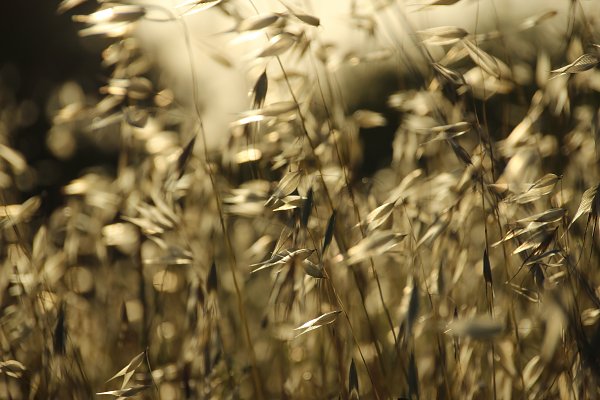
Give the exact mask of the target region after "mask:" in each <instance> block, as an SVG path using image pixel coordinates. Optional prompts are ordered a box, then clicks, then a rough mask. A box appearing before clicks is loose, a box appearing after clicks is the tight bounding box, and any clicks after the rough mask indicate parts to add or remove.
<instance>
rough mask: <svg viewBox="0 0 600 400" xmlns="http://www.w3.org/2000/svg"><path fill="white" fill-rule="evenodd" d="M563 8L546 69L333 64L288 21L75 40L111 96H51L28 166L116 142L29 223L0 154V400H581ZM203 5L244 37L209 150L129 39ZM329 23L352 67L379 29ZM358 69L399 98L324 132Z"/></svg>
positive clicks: (579, 183) (592, 111)
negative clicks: (95, 55) (556, 56)
mask: <svg viewBox="0 0 600 400" xmlns="http://www.w3.org/2000/svg"><path fill="white" fill-rule="evenodd" d="M77 3H80V2H79V1H70V0H66V1H63V3H62V4H61V10H62V11H68V9H69V8H70V7H76V6H77ZM437 3H440V4H441V3H448V4H450V3H456V1H452V2H437ZM577 3H578V2H573V8H571V9H570V10H571V12H572V13H573V14H572V16H573V20H574V21H575V22H576V23H575V24H573V26H572V27H571V28H570V29H569V30H568V35H566V36H565V37H564V38H563V39H564V43H561V44H560V45H561V46H565V48H566V49H567V50H568V51H567V52H566V54H567V59H563V60H552V62H551V61H550V59H549V58H548V56H547V55H546V54H545V53H544V52H543V51H540V53H539V55H538V58H537V61H536V62H534V63H529V64H526V63H523V62H520V58H519V54H511V57H503V56H502V54H505V53H503V52H502V51H495V52H494V53H493V54H494V55H492V54H491V50H490V51H488V50H486V49H489V48H495V49H502V48H503V47H502V46H503V37H504V36H503V35H504V32H502V31H495V32H488V33H487V36H486V35H485V34H481V33H478V35H473V34H472V33H470V32H467V31H466V30H464V29H459V28H455V27H445V28H443V29H439V28H438V29H434V30H431V29H430V30H428V31H424V32H420V33H419V35H418V36H417V35H416V34H415V35H414V37H415V38H416V39H418V40H422V42H419V44H418V46H417V47H416V48H417V50H418V51H419V52H421V53H422V54H423V55H424V56H425V57H426V59H429V57H430V51H435V52H438V53H439V52H440V51H441V50H443V52H442V53H443V55H442V56H440V57H438V56H436V58H435V60H436V61H435V62H434V61H433V58H432V59H429V61H428V62H419V61H416V60H412V59H408V60H407V59H405V58H403V55H402V53H401V52H400V51H397V50H394V49H389V48H386V47H385V46H380V47H381V48H370V49H369V51H367V52H366V53H364V54H347V55H346V56H345V57H343V58H341V59H332V58H330V57H329V54H330V53H329V52H328V50H327V49H326V47H325V42H324V41H323V38H321V37H320V36H319V28H318V26H319V20H318V18H317V17H315V16H312V15H310V13H309V12H308V11H306V9H300V8H299V7H294V8H287V11H285V12H283V13H281V14H267V13H263V15H262V16H259V17H256V16H250V15H246V16H244V17H242V16H240V15H238V14H236V2H235V1H219V0H216V1H204V2H197V1H191V2H188V4H187V5H186V6H183V7H181V8H179V9H177V10H178V11H177V12H179V13H181V14H174V13H173V12H172V11H168V10H166V9H162V8H160V7H154V6H153V7H144V6H136V5H119V4H116V3H115V4H113V3H104V4H101V5H100V8H101V9H102V10H103V11H100V12H98V13H96V14H92V15H90V16H80V17H78V18H77V20H78V21H80V22H83V23H84V26H82V35H85V36H87V35H101V36H107V37H109V38H111V40H110V45H109V46H108V47H107V49H106V50H105V52H104V53H103V54H104V63H105V66H106V68H107V71H109V73H110V74H111V76H110V80H109V81H108V83H107V85H106V86H105V87H104V88H103V89H102V95H103V97H102V99H101V100H99V101H98V102H97V103H90V101H89V100H86V98H85V97H83V96H67V95H65V96H62V97H61V99H62V100H61V101H62V103H60V102H59V104H57V105H55V108H56V112H55V113H54V121H53V122H54V128H53V130H52V131H51V134H50V135H49V139H48V141H49V142H48V145H49V147H50V148H51V149H54V150H53V151H55V152H56V153H57V154H58V155H60V154H62V153H61V151H65V146H67V147H66V148H67V149H69V148H71V147H68V146H69V145H72V142H71V140H73V139H72V136H73V135H77V134H82V135H85V134H90V133H91V134H94V135H99V136H100V135H105V137H107V138H110V137H113V138H114V137H117V138H118V140H119V141H120V155H119V161H118V165H117V168H116V172H115V173H114V174H111V173H109V172H106V171H105V170H104V169H97V170H91V171H87V172H86V173H84V174H82V176H81V177H80V178H78V179H76V180H74V181H72V182H71V183H70V184H68V185H67V186H65V187H64V188H63V193H64V197H65V204H64V206H62V207H60V208H58V209H56V210H55V211H54V212H53V213H52V215H50V216H49V217H48V218H41V217H39V216H38V214H37V213H36V210H37V208H38V207H39V206H40V202H41V201H42V200H41V199H40V198H32V199H30V200H28V201H26V202H25V203H23V204H18V203H17V202H15V199H16V198H17V194H18V193H19V190H20V189H19V185H20V184H22V182H23V180H26V179H27V177H28V173H29V172H28V171H29V167H28V166H27V164H26V162H25V161H24V159H23V157H22V156H21V155H20V154H19V153H18V152H16V151H14V150H12V149H11V148H10V147H8V146H6V145H5V144H2V143H0V161H1V163H0V166H1V169H0V186H1V189H2V190H1V193H2V196H3V197H2V201H3V203H4V206H3V207H1V208H0V228H1V231H0V232H1V236H0V237H1V240H2V246H1V249H2V250H1V254H2V265H3V267H2V269H1V271H2V272H1V273H0V293H1V295H0V299H1V302H2V315H1V320H0V321H1V324H0V327H1V329H0V345H1V349H2V359H1V360H0V393H2V394H1V395H0V397H2V398H11V399H25V398H56V399H65V398H77V399H87V398H91V397H93V396H94V395H95V393H98V395H102V396H103V397H104V396H109V395H112V396H114V397H118V398H129V397H137V398H149V399H150V398H152V399H154V398H156V399H158V398H160V399H164V400H165V399H200V398H215V399H222V398H259V399H260V398H263V399H271V398H296V399H312V398H315V399H317V398H319V399H320V398H338V397H339V398H358V397H360V398H374V399H387V398H410V399H416V398H420V399H433V398H443V399H492V398H498V399H511V398H515V399H538V398H540V399H541V398H560V399H595V398H599V396H600V393H599V390H598V387H600V384H599V383H600V382H599V379H600V356H599V355H600V324H599V319H600V298H599V290H598V288H599V287H600V286H599V285H600V273H599V270H598V268H597V266H598V262H599V255H600V253H599V240H598V237H597V234H596V233H597V230H598V229H599V228H598V219H599V217H600V208H599V207H600V193H599V192H598V185H599V182H600V176H599V175H600V174H599V170H598V167H597V166H598V162H599V161H600V160H599V157H598V151H597V149H598V145H597V139H598V124H599V117H600V114H599V113H598V100H599V96H598V90H599V88H600V85H599V82H600V72H599V71H598V70H597V69H596V66H597V64H598V61H599V60H598V49H597V48H595V47H594V46H592V45H594V44H597V41H596V42H594V38H596V39H597V38H598V32H596V31H593V24H592V23H590V21H586V20H585V18H583V19H582V15H581V13H580V12H579V9H578V6H577ZM208 7H214V8H215V9H213V10H211V11H206V12H215V10H216V9H217V8H219V9H221V11H226V12H228V13H229V15H230V16H231V19H232V22H233V23H232V25H235V26H236V33H234V35H233V37H236V36H237V35H243V34H245V33H246V32H247V31H253V30H260V31H263V33H264V34H265V35H267V37H268V39H266V40H264V41H262V42H261V43H262V44H261V45H260V46H257V48H256V52H255V53H254V57H255V60H254V61H252V62H255V63H256V65H255V66H253V68H250V72H249V75H250V79H251V80H252V81H253V82H254V83H253V91H252V93H251V98H250V99H249V104H251V107H250V109H249V110H248V111H247V112H244V113H243V114H241V115H240V116H239V118H238V119H237V121H236V122H234V123H233V124H232V126H231V127H230V132H229V133H227V132H205V131H204V129H203V124H202V109H201V104H200V100H199V99H198V94H197V91H196V90H194V100H195V104H194V105H195V110H194V111H189V108H186V107H183V106H181V105H179V104H178V102H177V99H174V95H173V92H172V91H171V90H170V88H168V87H164V84H163V83H161V82H160V80H158V79H154V78H153V77H155V76H156V75H157V74H156V73H155V72H154V71H153V70H152V64H151V63H150V61H148V57H147V55H146V54H145V53H144V52H143V51H142V50H141V48H140V47H139V45H138V43H137V41H136V39H135V37H134V36H132V34H133V32H134V29H135V24H136V23H137V22H138V21H140V20H143V19H145V18H150V19H153V20H161V21H163V22H162V23H168V24H176V25H177V26H178V27H179V29H181V30H182V32H184V34H185V35H186V38H187V37H188V36H187V35H189V32H188V26H187V24H186V18H187V17H186V16H185V15H184V14H188V13H191V12H195V11H200V12H204V11H203V9H205V8H208ZM382 7H383V8H384V9H385V8H386V7H391V11H390V12H392V15H396V17H398V20H399V21H401V20H403V19H404V18H405V17H406V16H405V15H402V11H400V9H399V8H395V7H392V6H390V5H387V2H382ZM432 7H452V5H448V6H444V5H436V6H432ZM219 12H220V11H219ZM394 13H395V14H394ZM552 17H554V14H553V13H552V12H551V13H545V14H542V15H538V16H534V17H532V18H529V19H527V20H526V21H523V22H522V24H520V25H517V26H518V27H519V28H518V29H521V30H526V29H532V30H534V29H538V28H539V27H540V26H541V25H542V24H543V23H544V22H545V21H546V20H548V19H550V18H552ZM105 19H106V20H105ZM236 19H237V22H236ZM349 19H350V21H351V22H352V23H354V24H356V25H357V26H360V27H362V28H364V29H365V35H373V36H372V40H373V41H374V43H378V40H379V39H380V35H382V33H381V32H382V31H383V32H385V30H386V29H387V26H386V25H385V23H384V22H381V21H379V22H378V23H380V24H383V25H381V26H380V25H377V23H375V22H376V21H375V19H373V20H371V19H370V18H369V16H368V15H366V16H365V14H361V13H360V12H358V11H357V12H356V15H353V16H351V17H349ZM370 22H372V23H370ZM373 23H375V25H373ZM387 23H388V24H389V23H390V22H389V21H388V22H387ZM186 40H187V42H188V45H189V38H188V39H186ZM596 47H597V46H596ZM584 49H588V50H587V53H585V54H587V55H586V56H585V57H580V56H581V55H582V54H583V53H584V52H585V51H586V50H584ZM188 50H189V51H191V47H189V48H188ZM212 50H214V49H207V53H206V55H207V56H208V57H212V58H213V59H216V60H217V61H219V62H221V63H227V59H226V58H222V54H220V53H217V52H214V51H212ZM557 61H558V62H561V63H562V64H559V65H557V64H556V62H557ZM196 62H197V61H196V59H195V57H194V56H193V55H190V57H189V59H188V63H189V64H190V65H189V67H190V68H191V69H192V71H193V70H194V68H195V65H194V64H195V63H196ZM367 64H368V65H373V66H374V68H375V67H377V66H378V65H387V66H391V69H392V70H393V71H397V70H401V71H402V74H401V75H400V76H397V77H396V78H397V79H398V80H399V82H400V84H399V85H400V87H402V90H399V91H398V92H397V93H394V94H392V95H391V96H389V98H387V99H384V100H385V102H386V103H387V105H388V106H387V107H385V106H384V107H382V109H376V110H372V109H352V110H348V104H347V103H348V101H346V100H345V98H344V96H345V95H344V94H343V93H347V92H348V91H347V90H346V91H345V90H343V89H344V88H341V89H340V87H339V85H340V81H339V80H338V79H337V77H339V75H336V74H334V73H333V72H331V71H332V68H335V69H336V70H337V69H340V68H341V69H342V70H343V69H344V68H350V71H351V69H352V68H361V66H363V65H367ZM550 65H552V67H550ZM299 66H302V67H301V68H300V67H299ZM561 67H562V68H561ZM551 69H556V71H555V72H551V71H550V70H551ZM419 77H420V78H419ZM554 77H556V78H554ZM551 78H552V79H551ZM194 79H195V78H194ZM415 82H422V84H416V83H415ZM342 85H343V83H342ZM63 89H64V91H66V92H67V93H72V91H73V87H72V86H71V87H69V88H63ZM2 93H6V91H5V92H3V91H0V96H2ZM0 102H1V103H2V104H3V107H4V108H5V109H7V110H10V107H14V104H11V98H10V96H9V95H7V96H5V97H1V98H0ZM358 103H359V102H357V104H358ZM11 115H12V113H10V112H6V113H3V114H1V116H2V120H1V121H0V122H1V123H2V126H3V128H4V129H2V135H3V136H2V137H0V140H2V141H3V143H7V137H8V135H9V133H10V131H11V129H12V128H11V127H12V126H13V125H12V124H13V121H12V120H11ZM393 119H397V120H398V121H399V122H398V126H397V127H396V126H392V127H391V129H395V134H394V139H393V143H391V144H389V145H391V146H392V147H393V153H392V154H393V155H392V160H391V163H390V164H389V166H386V167H384V168H381V169H379V170H378V171H377V172H376V173H375V174H374V175H373V176H371V177H362V176H360V171H361V167H360V165H361V158H362V157H366V156H363V155H362V153H361V148H362V147H361V140H363V141H364V140H366V141H368V140H369V137H368V136H366V135H368V134H369V132H370V133H371V134H372V133H373V132H377V131H376V130H377V129H378V128H381V127H382V126H386V125H387V126H388V127H389V125H391V124H392V120H393ZM205 135H227V137H228V140H227V145H226V146H225V147H224V148H219V149H209V148H207V147H206V137H205ZM20 182H21V183H20ZM111 377H112V379H111Z"/></svg>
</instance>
